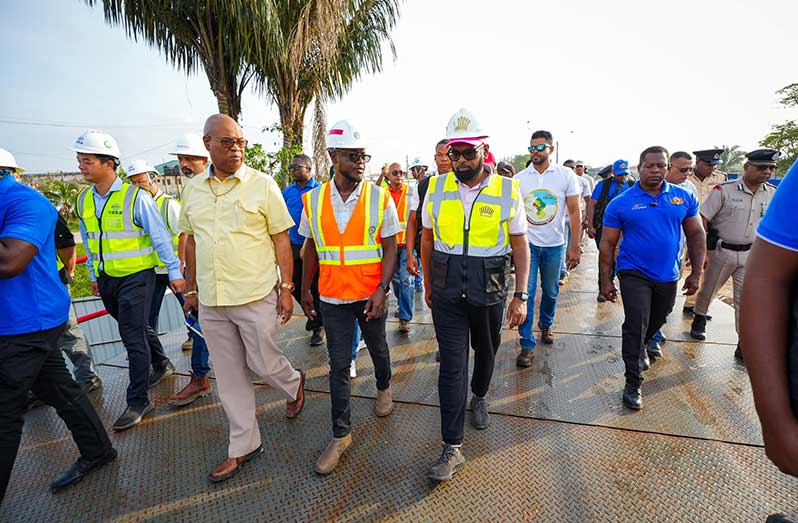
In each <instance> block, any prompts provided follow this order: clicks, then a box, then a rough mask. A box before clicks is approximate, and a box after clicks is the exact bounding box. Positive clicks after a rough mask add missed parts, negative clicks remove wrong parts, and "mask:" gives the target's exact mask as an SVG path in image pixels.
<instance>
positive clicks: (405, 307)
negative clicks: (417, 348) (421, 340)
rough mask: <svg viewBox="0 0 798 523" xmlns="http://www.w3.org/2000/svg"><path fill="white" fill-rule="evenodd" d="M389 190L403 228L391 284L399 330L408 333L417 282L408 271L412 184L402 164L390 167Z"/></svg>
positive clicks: (398, 240)
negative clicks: (408, 233) (409, 183)
mask: <svg viewBox="0 0 798 523" xmlns="http://www.w3.org/2000/svg"><path fill="white" fill-rule="evenodd" d="M386 179H387V180H388V192H389V193H390V195H391V199H392V200H393V202H394V204H395V205H396V213H397V215H398V216H399V225H400V227H401V229H402V230H400V231H399V234H397V235H396V250H397V257H396V269H395V270H394V273H393V279H392V280H391V286H392V287H393V292H394V293H396V301H397V304H398V307H399V311H398V315H399V332H400V333H402V334H407V333H408V332H410V320H412V319H413V296H414V295H415V282H414V280H413V275H412V274H410V273H409V272H408V271H407V259H408V258H409V257H410V258H412V257H413V253H412V252H411V251H408V250H407V249H406V243H405V237H406V235H407V216H408V214H409V211H410V207H411V205H410V186H409V185H408V184H406V183H405V182H404V179H403V176H402V166H401V165H399V164H398V163H392V164H391V165H390V166H389V167H388V176H387V177H386Z"/></svg>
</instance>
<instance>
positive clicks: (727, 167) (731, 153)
mask: <svg viewBox="0 0 798 523" xmlns="http://www.w3.org/2000/svg"><path fill="white" fill-rule="evenodd" d="M715 148H716V149H723V152H722V153H720V164H719V165H718V169H719V170H721V171H723V172H733V171H739V170H740V169H741V168H742V166H743V161H744V160H745V151H743V150H742V149H740V146H739V145H732V146H731V147H726V146H725V145H724V146H723V147H717V146H715Z"/></svg>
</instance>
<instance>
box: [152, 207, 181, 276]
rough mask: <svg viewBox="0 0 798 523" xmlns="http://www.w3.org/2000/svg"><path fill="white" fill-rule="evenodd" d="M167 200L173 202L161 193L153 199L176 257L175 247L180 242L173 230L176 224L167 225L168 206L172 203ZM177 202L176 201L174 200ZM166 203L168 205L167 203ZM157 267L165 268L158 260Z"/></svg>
mask: <svg viewBox="0 0 798 523" xmlns="http://www.w3.org/2000/svg"><path fill="white" fill-rule="evenodd" d="M169 200H175V199H174V198H172V197H171V196H169V195H168V194H164V193H161V194H160V196H158V197H157V198H156V199H155V203H156V205H158V212H159V213H161V218H162V219H163V223H164V225H166V230H167V231H169V233H170V234H171V235H172V248H173V250H174V251H175V256H177V245H178V243H179V242H180V238H179V235H177V234H174V233H173V232H172V231H173V228H174V227H175V226H176V225H177V224H176V223H174V224H172V223H169V206H170V205H172V202H170V201H169ZM175 201H177V200H175ZM167 202H168V203H167ZM158 267H166V264H165V263H164V262H162V261H161V260H160V258H159V259H158Z"/></svg>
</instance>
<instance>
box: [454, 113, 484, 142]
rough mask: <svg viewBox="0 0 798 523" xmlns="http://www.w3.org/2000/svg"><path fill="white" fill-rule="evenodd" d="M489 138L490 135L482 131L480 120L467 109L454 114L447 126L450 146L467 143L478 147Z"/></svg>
mask: <svg viewBox="0 0 798 523" xmlns="http://www.w3.org/2000/svg"><path fill="white" fill-rule="evenodd" d="M487 137H488V135H487V133H486V132H485V131H484V130H483V129H482V126H481V125H480V124H479V120H477V118H476V116H474V115H473V114H471V111H469V110H467V109H460V110H459V111H457V112H456V113H454V114H453V115H452V117H451V118H450V119H449V124H448V125H447V126H446V138H448V139H449V143H450V144H451V143H457V142H466V143H470V144H471V145H478V144H480V143H482V141H483V139H484V138H487Z"/></svg>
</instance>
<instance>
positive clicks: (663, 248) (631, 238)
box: [604, 182, 698, 282]
mask: <svg viewBox="0 0 798 523" xmlns="http://www.w3.org/2000/svg"><path fill="white" fill-rule="evenodd" d="M696 215H698V200H696V197H695V196H694V195H693V194H692V193H691V192H690V191H686V190H685V189H682V188H681V187H678V186H676V185H671V184H669V183H668V182H662V189H661V190H660V193H659V194H658V195H657V196H656V197H654V196H651V195H650V194H648V193H647V192H645V191H644V190H643V189H641V188H640V184H639V183H635V184H634V186H632V187H631V188H630V189H629V190H628V191H625V192H623V193H621V194H620V195H618V196H617V197H616V198H615V199H614V200H612V201H611V202H610V204H609V205H607V210H606V211H604V227H611V228H613V229H619V230H620V231H621V234H622V238H621V244H620V250H619V253H618V259H617V261H616V270H619V271H620V270H624V269H626V270H637V271H640V272H642V273H643V274H645V275H646V276H647V277H649V278H651V279H652V280H654V281H657V282H671V281H676V280H678V279H679V261H680V260H679V258H680V256H679V254H680V253H679V246H680V243H681V241H680V238H681V234H682V223H683V222H684V220H686V219H687V218H692V217H693V216H696Z"/></svg>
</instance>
